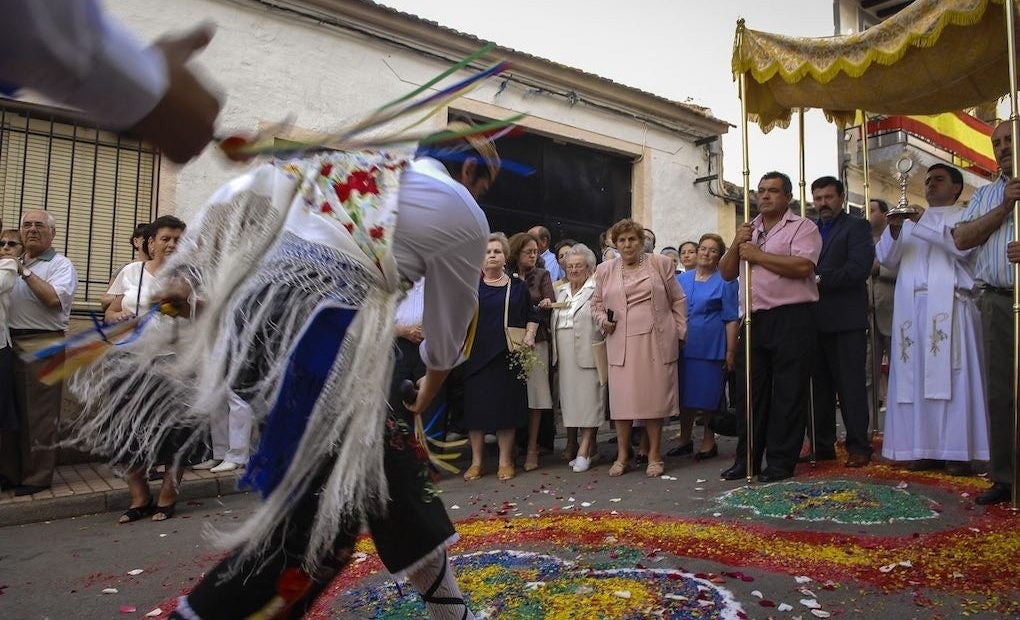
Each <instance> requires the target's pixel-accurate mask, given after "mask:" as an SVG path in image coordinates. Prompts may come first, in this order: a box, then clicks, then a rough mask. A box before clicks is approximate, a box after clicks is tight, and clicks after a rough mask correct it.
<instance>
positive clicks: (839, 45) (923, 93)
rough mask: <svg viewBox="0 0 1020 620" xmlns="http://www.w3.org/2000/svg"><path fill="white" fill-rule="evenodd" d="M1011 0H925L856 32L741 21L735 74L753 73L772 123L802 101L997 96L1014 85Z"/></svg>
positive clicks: (914, 104) (946, 102)
mask: <svg viewBox="0 0 1020 620" xmlns="http://www.w3.org/2000/svg"><path fill="white" fill-rule="evenodd" d="M1003 2H1004V0H918V1H916V2H914V3H912V4H911V5H910V6H908V7H907V8H905V9H903V10H902V11H900V12H899V13H897V14H896V15H895V16H894V17H892V18H890V19H887V20H886V21H884V22H881V23H880V24H878V25H876V26H874V27H872V28H869V29H867V30H865V31H864V32H860V33H855V34H851V35H846V36H837V37H824V38H801V37H788V36H783V35H778V34H772V33H767V32H760V31H756V30H750V29H747V28H745V27H744V26H743V23H742V22H741V23H740V24H738V26H737V34H736V40H735V42H734V49H733V61H732V68H733V74H734V76H737V75H739V74H741V73H746V74H747V80H746V92H745V97H746V102H747V111H748V118H749V119H750V120H753V121H755V122H757V123H758V124H759V125H760V126H761V129H762V131H766V132H767V131H769V130H770V129H772V128H773V127H775V126H777V125H778V126H780V127H786V126H788V125H789V122H790V117H791V115H792V112H793V110H795V109H797V108H821V109H822V110H823V111H824V112H825V115H826V117H827V118H828V119H829V120H832V121H835V122H837V123H839V124H841V125H846V124H848V123H851V122H852V121H853V119H854V114H855V111H856V110H867V111H868V112H870V113H877V114H887V115H929V114H938V113H940V112H946V111H949V110H959V109H962V108H966V107H971V106H975V105H978V104H981V103H986V102H988V101H993V100H995V99H998V98H999V97H1001V96H1003V95H1004V94H1006V92H1007V91H1008V90H1009V79H1008V75H1007V71H1006V67H1007V60H1008V51H1007V46H1006V27H1005V15H1004V14H1003V7H1002V3H1003Z"/></svg>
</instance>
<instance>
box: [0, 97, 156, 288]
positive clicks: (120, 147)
mask: <svg viewBox="0 0 1020 620" xmlns="http://www.w3.org/2000/svg"><path fill="white" fill-rule="evenodd" d="M159 160H160V158H159V153H158V152H157V151H155V150H153V149H152V148H151V147H149V146H147V145H144V144H142V143H140V142H138V141H136V140H131V139H128V138H123V137H121V136H118V135H116V134H113V133H110V132H106V131H100V130H97V129H96V128H94V127H90V126H87V125H82V124H81V123H79V122H76V121H73V120H67V119H66V118H63V117H61V116H60V113H59V111H55V110H52V109H48V108H43V107H40V106H32V105H25V104H21V103H18V102H13V101H8V100H3V101H0V213H2V215H3V224H4V227H5V228H17V227H18V224H19V222H20V221H21V215H22V213H24V212H25V211H27V210H31V209H40V208H41V209H45V210H46V211H48V212H49V213H50V214H51V215H53V218H54V219H55V220H56V224H57V234H56V237H55V238H54V239H53V248H54V249H55V250H57V251H58V252H61V253H63V254H64V255H66V256H67V257H68V258H69V259H71V261H72V262H73V263H74V266H75V269H76V270H77V272H78V290H77V293H76V294H75V303H76V305H77V306H78V307H83V306H85V307H88V306H94V305H95V304H96V303H97V302H98V300H99V298H100V296H102V295H103V294H104V293H106V290H107V288H108V286H109V283H110V280H111V278H112V277H113V276H114V275H116V273H117V272H118V271H119V270H120V268H121V267H122V266H123V265H124V264H126V263H128V262H130V261H131V260H133V258H134V252H133V251H132V248H131V234H132V233H133V231H134V228H135V225H136V224H137V223H139V222H151V221H152V220H153V219H155V218H156V216H157V213H158V202H157V194H158V190H159V186H158V183H159Z"/></svg>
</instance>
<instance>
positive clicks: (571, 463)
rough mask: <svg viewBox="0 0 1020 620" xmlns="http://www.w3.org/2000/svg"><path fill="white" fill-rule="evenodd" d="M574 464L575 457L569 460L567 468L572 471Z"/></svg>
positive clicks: (575, 461)
mask: <svg viewBox="0 0 1020 620" xmlns="http://www.w3.org/2000/svg"><path fill="white" fill-rule="evenodd" d="M575 463H577V457H574V459H573V460H571V461H570V462H569V463H567V467H570V468H571V469H573V467H574V464H575Z"/></svg>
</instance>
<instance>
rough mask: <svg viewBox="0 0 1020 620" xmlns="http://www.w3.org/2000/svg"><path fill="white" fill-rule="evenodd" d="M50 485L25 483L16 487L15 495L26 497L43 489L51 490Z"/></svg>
mask: <svg viewBox="0 0 1020 620" xmlns="http://www.w3.org/2000/svg"><path fill="white" fill-rule="evenodd" d="M49 488H50V487H49V486H45V487H43V486H39V485H35V484H23V485H21V486H17V487H14V497H24V496H25V495H35V494H36V493H41V492H43V491H46V490H49Z"/></svg>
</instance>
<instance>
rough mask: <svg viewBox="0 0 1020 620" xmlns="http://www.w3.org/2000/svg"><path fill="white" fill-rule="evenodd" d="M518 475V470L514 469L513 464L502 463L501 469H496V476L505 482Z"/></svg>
mask: <svg viewBox="0 0 1020 620" xmlns="http://www.w3.org/2000/svg"><path fill="white" fill-rule="evenodd" d="M516 475H517V472H515V471H514V466H513V465H500V466H499V469H498V470H496V476H497V477H498V478H499V479H500V480H502V481H504V482H505V481H507V480H509V479H511V478H513V477H514V476H516Z"/></svg>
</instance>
